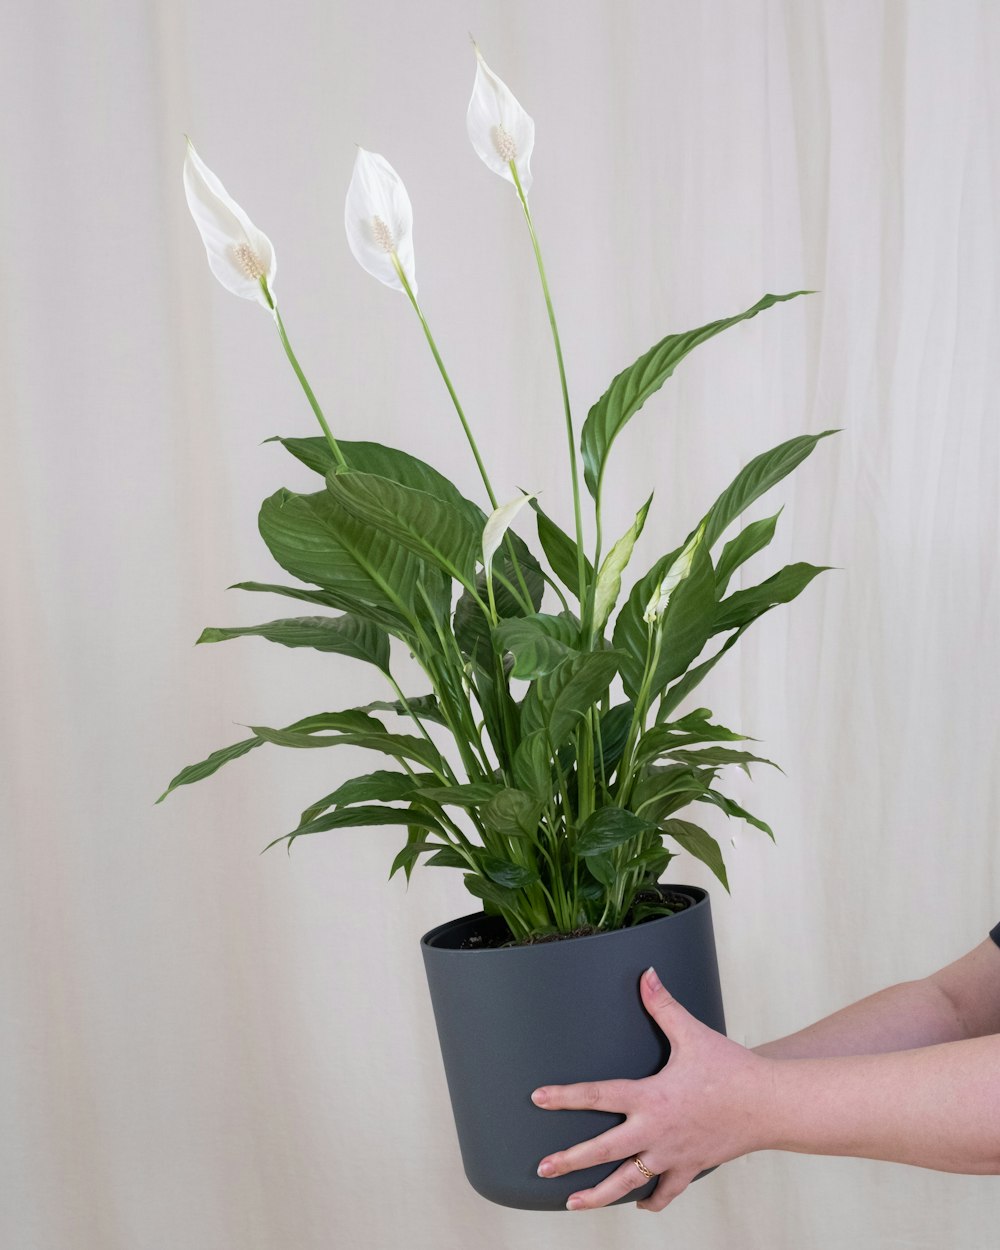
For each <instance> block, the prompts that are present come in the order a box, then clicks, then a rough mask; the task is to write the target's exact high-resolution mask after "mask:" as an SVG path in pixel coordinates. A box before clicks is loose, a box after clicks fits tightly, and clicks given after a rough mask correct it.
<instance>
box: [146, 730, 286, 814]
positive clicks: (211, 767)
mask: <svg viewBox="0 0 1000 1250" xmlns="http://www.w3.org/2000/svg"><path fill="white" fill-rule="evenodd" d="M261 745H262V741H261V739H260V738H256V737H254V738H244V740H243V741H242V742H234V743H233V745H232V746H228V747H220V749H219V750H218V751H213V752H212V754H211V755H209V756H208V758H207V759H203V760H201V761H199V762H198V763H197V764H188V766H187V768H182V769H181V771H180V772H179V773H178V774H177V776H176V777H175V778H174V779H173V781H171V783H170V785H169V786H167V788H166V790H164V791H163V793H162V794H161V795H160V797H159V798H158V799H157V800H156V802H157V803H162V802H163V800H164V799H165V798H166V797H167V795H168V794H169V793H170V792H171V790H176V789H177V787H178V786H189V785H191V783H192V782H194V781H201V780H202V779H203V778H204V777H211V775H212V773H214V772H217V771H218V770H219V769H220V768H221V767H222V765H223V764H228V763H229V761H230V760H238V759H239V758H240V756H241V755H246V753H247V752H248V751H252V750H253V749H254V747H259V746H261Z"/></svg>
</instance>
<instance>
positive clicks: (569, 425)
mask: <svg viewBox="0 0 1000 1250" xmlns="http://www.w3.org/2000/svg"><path fill="white" fill-rule="evenodd" d="M510 172H511V177H512V178H513V179H514V186H515V188H516V190H517V196H518V199H519V200H520V201H521V208H522V209H523V210H524V220H525V222H526V223H527V226H528V234H529V235H530V237H531V246H532V248H533V249H534V253H535V263H536V265H537V266H538V276H539V278H540V279H541V282H542V294H543V295H544V296H545V307H546V309H547V310H548V314H549V325H550V326H551V327H552V342H553V344H554V345H555V349H556V363H557V365H558V366H559V384H560V386H561V387H562V399H563V411H564V413H565V416H566V437H567V440H568V442H569V464H570V470H571V472H572V474H573V511H574V514H575V518H576V556H577V577H578V578H579V582H580V605H581V608H582V609H583V616H584V618H586V616H587V608H586V606H585V605H586V597H587V570H586V566H585V563H584V554H583V518H582V515H581V511H580V481H579V477H578V474H577V465H576V437H575V435H574V433H573V413H572V410H571V408H570V402H569V387H568V386H567V384H566V367H565V365H564V363H563V354H562V344H561V343H560V341H559V327H558V325H557V324H556V314H555V309H554V308H553V306H552V295H551V293H550V292H549V283H548V279H547V278H546V276H545V264H544V262H543V260H542V249H541V247H540V246H539V244H538V236H537V235H536V234H535V225H534V222H533V221H532V220H531V209H530V208H529V207H528V197H527V196H526V195H525V193H524V188H523V187H522V186H521V179H520V177H519V176H518V172H517V166H516V165H515V163H514V162H513V161H511V162H510Z"/></svg>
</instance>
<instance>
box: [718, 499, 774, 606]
mask: <svg viewBox="0 0 1000 1250" xmlns="http://www.w3.org/2000/svg"><path fill="white" fill-rule="evenodd" d="M783 511H784V509H783V508H779V509H778V511H777V512H776V513H775V514H774V516H768V517H764V518H763V519H762V520H760V521H752V522H751V523H750V524H749V525H748V526H746V528H745V529H742V530H740V532H739V533H738V534H737V535H736V537H735V538H733V539H730V541H729V542H728V543H726V545H725V546H724V547H723V548H722V555H721V556H720V557H719V563H718V564H717V565H716V566H715V580H716V583H717V585H718V591H719V595H720V596H721V595H723V594H724V593H725V590H726V587H727V586H728V585H729V579H730V578H731V577H732V575H733V574H734V573H735V572H736V570H737V569H738V568H739V567H740V565H741V564H745V563H746V562H747V560H749V559H750V557H751V556H755V555H756V554H757V552H758V551H763V550H764V548H765V547H766V546H767V545H768V543H770V541H771V539H772V538H773V537H774V529H775V526H776V525H777V524H778V517H780V516H781V513H782V512H783Z"/></svg>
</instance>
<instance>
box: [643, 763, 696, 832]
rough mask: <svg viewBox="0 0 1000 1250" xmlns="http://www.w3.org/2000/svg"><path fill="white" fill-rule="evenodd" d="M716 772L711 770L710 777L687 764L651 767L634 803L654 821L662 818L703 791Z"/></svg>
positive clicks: (684, 805)
mask: <svg viewBox="0 0 1000 1250" xmlns="http://www.w3.org/2000/svg"><path fill="white" fill-rule="evenodd" d="M713 775H714V774H713V773H709V774H708V777H707V779H706V778H705V777H702V776H699V774H698V773H697V772H696V771H695V770H694V769H693V768H691V767H688V766H685V765H683V764H672V765H668V766H667V767H666V768H649V769H647V770H646V773H645V775H644V776H643V777H642V778H641V779H640V780H639V782H638V784H637V785H636V788H635V790H634V792H633V794H632V805H633V807H634V808H635V810H636V812H639V813H643V814H645V815H646V816H648V818H649V819H650V820H662V819H663V818H664V817H665V816H669V815H670V813H671V812H675V811H677V810H678V809H679V808H681V807H686V806H687V804H688V803H690V802H692V801H693V800H694V799H695V798H697V796H698V795H700V794H703V793H704V792H705V790H706V789H707V788H708V785H709V782H710V781H711V780H712V778H713Z"/></svg>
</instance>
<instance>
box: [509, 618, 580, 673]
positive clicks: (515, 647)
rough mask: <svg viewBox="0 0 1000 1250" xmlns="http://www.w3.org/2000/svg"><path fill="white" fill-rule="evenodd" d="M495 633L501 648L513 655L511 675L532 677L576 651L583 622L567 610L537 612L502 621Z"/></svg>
mask: <svg viewBox="0 0 1000 1250" xmlns="http://www.w3.org/2000/svg"><path fill="white" fill-rule="evenodd" d="M493 637H494V638H495V639H496V642H497V645H498V647H499V649H500V651H501V652H503V651H509V652H510V653H511V655H513V657H514V668H513V670H512V676H514V677H519V678H521V679H523V680H525V681H529V680H531V679H532V678H535V677H543V676H544V675H545V674H546V673H551V672H552V670H553V669H554V668H557V667H558V666H559V665H560V664H561V663H562V662H563V660H565V659H568V658H569V657H570V656H571V655H572V654H573V653H574V650H575V649H576V648H578V647H579V644H580V623H579V621H577V620H576V619H575V618H573V617H571V616H569V615H567V614H566V613H561V614H560V615H559V616H550V615H549V614H548V613H545V612H536V613H535V614H534V615H533V616H519V617H514V618H513V619H512V620H509V621H501V622H500V624H499V625H498V626H497V627H496V628H495V629H494V630H493Z"/></svg>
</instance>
